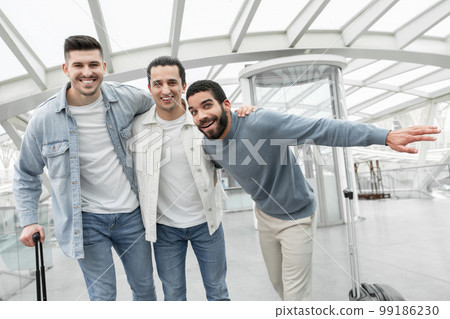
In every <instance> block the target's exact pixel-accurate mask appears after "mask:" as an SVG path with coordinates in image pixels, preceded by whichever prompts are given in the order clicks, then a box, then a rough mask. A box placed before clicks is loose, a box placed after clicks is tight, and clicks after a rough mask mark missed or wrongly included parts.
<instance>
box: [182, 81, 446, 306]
mask: <svg viewBox="0 0 450 319" xmlns="http://www.w3.org/2000/svg"><path fill="white" fill-rule="evenodd" d="M186 98H187V101H188V105H189V111H190V112H191V114H192V116H193V118H194V122H195V123H196V125H197V127H198V129H199V130H200V131H201V132H202V133H203V134H204V135H205V139H204V143H203V147H204V149H205V151H206V153H208V154H209V155H210V156H211V160H212V161H213V162H215V163H216V165H217V166H218V167H222V168H223V169H225V170H226V171H227V172H228V173H230V174H231V175H232V176H233V177H234V178H235V179H236V180H237V182H238V183H239V184H240V185H241V186H242V188H244V190H245V191H246V192H247V193H249V194H250V195H251V197H252V199H253V200H254V202H255V204H256V208H255V211H256V217H257V220H258V231H259V240H260V245H261V250H262V253H263V257H264V261H265V263H266V267H267V270H268V273H269V277H270V280H271V282H272V284H273V286H274V288H275V290H276V291H277V292H278V294H279V295H280V297H281V298H282V299H283V300H311V295H312V294H311V292H312V267H311V261H312V250H313V233H314V229H315V223H316V221H315V211H316V202H315V199H314V193H313V190H312V188H311V186H310V185H309V184H308V182H307V181H306V179H305V177H304V176H303V173H302V171H301V170H300V167H299V166H298V165H297V161H296V158H295V156H294V154H293V153H292V152H291V150H290V149H289V147H288V146H289V145H291V144H292V141H293V140H296V144H297V145H300V144H303V143H305V141H307V140H312V141H313V143H314V144H316V145H327V146H368V145H372V144H380V145H388V146H389V147H391V148H392V149H394V150H396V151H399V152H408V153H416V152H417V150H416V149H414V148H410V147H407V146H406V145H407V144H409V143H411V142H417V141H433V140H435V138H433V137H431V136H426V135H424V134H436V133H439V130H438V129H437V128H436V127H431V126H419V127H411V128H407V129H402V130H396V131H389V130H385V129H379V128H376V127H375V126H373V125H368V124H362V123H354V122H347V121H341V120H331V119H312V118H303V117H299V116H296V115H292V114H282V113H278V112H274V111H270V110H264V109H257V110H256V111H255V112H254V113H252V114H250V115H249V116H247V117H246V118H244V119H239V118H238V117H237V116H236V115H235V114H232V113H231V112H230V108H231V103H230V101H228V100H227V98H226V95H225V93H224V91H223V89H222V88H221V87H220V85H219V84H217V83H216V82H214V81H209V80H202V81H197V82H194V83H193V84H191V85H190V86H189V88H188V91H187V93H186Z"/></svg>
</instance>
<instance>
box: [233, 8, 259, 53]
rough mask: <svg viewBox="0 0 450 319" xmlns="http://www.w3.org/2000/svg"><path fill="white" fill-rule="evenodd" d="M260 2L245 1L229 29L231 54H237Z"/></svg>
mask: <svg viewBox="0 0 450 319" xmlns="http://www.w3.org/2000/svg"><path fill="white" fill-rule="evenodd" d="M260 3H261V0H247V1H246V2H245V3H244V4H243V6H242V9H241V11H240V13H239V14H238V16H237V18H236V21H235V23H234V24H233V27H232V28H231V32H230V38H231V52H237V51H238V50H239V47H240V46H241V43H242V40H244V37H245V35H246V34H247V31H248V28H249V27H250V23H251V22H252V20H253V17H254V16H255V14H256V11H257V10H258V7H259V5H260Z"/></svg>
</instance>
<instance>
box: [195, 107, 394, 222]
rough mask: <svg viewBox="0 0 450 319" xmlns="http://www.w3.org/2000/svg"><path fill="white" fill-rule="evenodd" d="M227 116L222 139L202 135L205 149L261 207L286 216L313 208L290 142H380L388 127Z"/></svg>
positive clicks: (265, 114) (272, 115)
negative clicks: (228, 127) (227, 121)
mask: <svg viewBox="0 0 450 319" xmlns="http://www.w3.org/2000/svg"><path fill="white" fill-rule="evenodd" d="M231 116H232V118H231V128H230V131H229V133H228V135H227V136H226V137H225V139H223V140H208V139H206V137H205V138H204V140H203V147H204V149H205V151H206V152H207V153H208V154H209V155H210V156H211V160H212V161H213V162H214V163H215V164H216V166H218V167H222V168H224V169H225V170H226V171H227V172H228V173H229V174H231V175H232V176H233V177H234V178H235V179H236V181H237V182H238V183H239V184H240V185H241V186H242V188H243V189H244V190H245V191H246V192H247V193H249V194H250V195H251V197H252V199H253V200H254V201H255V204H256V206H257V207H258V208H259V209H260V210H261V211H263V212H264V213H266V214H268V215H270V216H273V217H276V218H279V219H284V220H290V219H291V217H292V218H293V219H300V218H304V217H308V216H311V215H312V214H313V213H314V211H315V209H316V203H315V200H314V192H313V189H312V188H311V186H310V185H309V184H308V182H307V181H306V179H305V177H304V176H303V173H302V171H301V169H300V167H299V165H298V164H297V161H296V158H295V155H294V154H293V153H292V151H291V150H290V148H289V147H288V145H301V144H304V143H313V144H315V145H327V146H368V145H371V144H381V145H384V144H385V141H386V136H387V134H388V132H389V131H388V130H385V129H379V128H376V127H375V126H373V125H369V124H362V123H355V122H348V121H342V120H332V119H313V118H304V117H299V116H297V115H292V114H282V113H278V112H274V111H271V110H265V109H257V110H256V111H255V112H253V113H251V114H250V115H248V116H246V117H245V118H238V117H237V115H236V114H235V113H232V115H231ZM289 215H290V216H291V217H289Z"/></svg>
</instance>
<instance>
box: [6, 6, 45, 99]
mask: <svg viewBox="0 0 450 319" xmlns="http://www.w3.org/2000/svg"><path fill="white" fill-rule="evenodd" d="M0 37H1V38H2V39H3V41H5V43H6V45H7V46H8V48H9V49H10V50H11V52H12V53H13V54H14V55H15V56H16V58H17V60H19V62H20V63H21V64H22V65H23V67H24V68H25V70H27V72H28V74H29V75H30V77H31V78H32V79H33V81H34V82H35V83H36V84H37V86H38V87H39V88H40V89H41V90H42V91H44V90H46V89H47V85H46V77H45V66H44V64H43V63H42V62H41V60H40V59H39V58H38V56H37V55H36V53H35V52H34V51H33V50H32V49H31V47H30V46H29V45H28V44H27V42H26V41H25V40H24V39H23V37H22V36H21V35H20V33H19V32H18V31H17V29H16V28H15V27H14V25H13V24H12V23H11V21H9V19H8V18H7V17H6V15H5V14H4V13H3V11H2V10H1V9H0Z"/></svg>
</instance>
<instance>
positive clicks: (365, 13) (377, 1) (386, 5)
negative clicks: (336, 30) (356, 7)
mask: <svg viewBox="0 0 450 319" xmlns="http://www.w3.org/2000/svg"><path fill="white" fill-rule="evenodd" d="M397 2H398V0H374V1H372V2H371V3H370V4H369V5H368V6H367V8H365V9H364V10H362V11H361V12H360V13H359V14H357V15H355V18H354V19H353V20H352V21H350V22H349V23H348V24H347V25H346V26H345V27H344V28H343V30H342V38H343V40H344V43H345V46H347V47H349V46H351V45H353V43H355V41H356V40H358V38H359V37H361V35H362V34H363V33H364V32H366V31H367V30H368V29H369V28H370V27H371V26H372V25H373V24H374V23H375V22H377V21H378V19H380V18H381V17H382V16H383V15H384V14H385V13H386V12H387V11H389V9H390V8H392V7H393V6H394V5H395V4H396V3H397Z"/></svg>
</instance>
